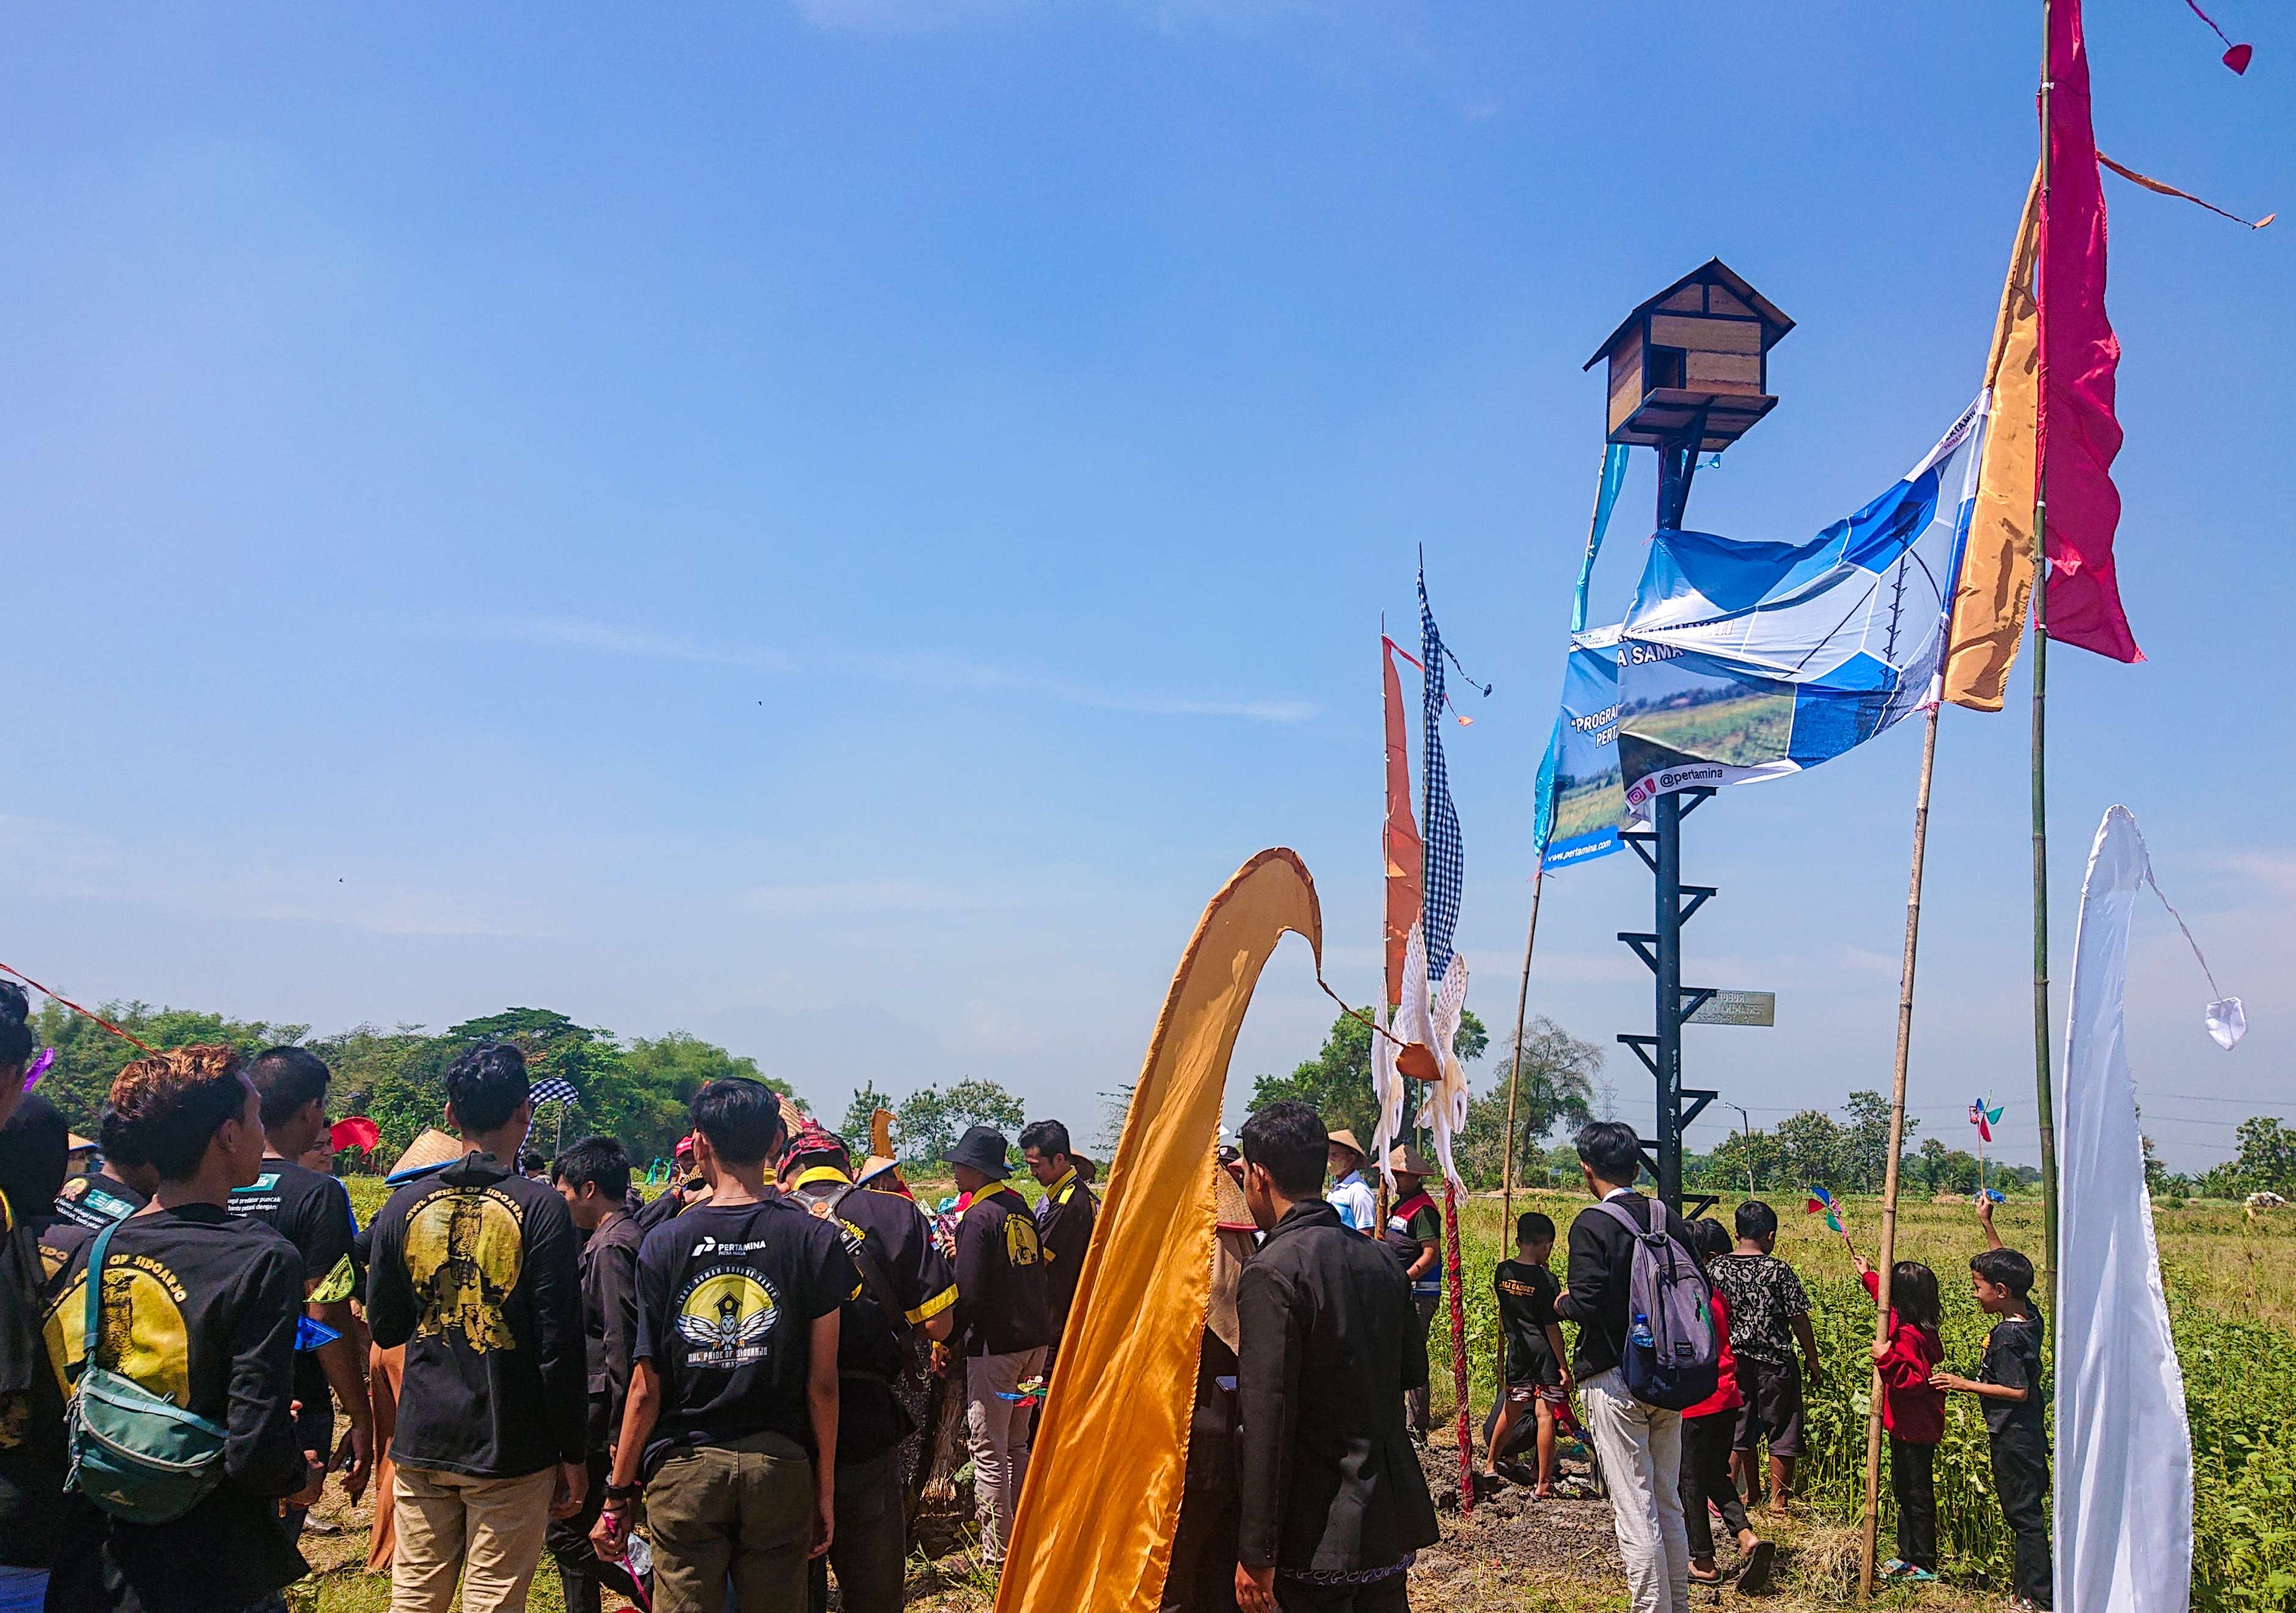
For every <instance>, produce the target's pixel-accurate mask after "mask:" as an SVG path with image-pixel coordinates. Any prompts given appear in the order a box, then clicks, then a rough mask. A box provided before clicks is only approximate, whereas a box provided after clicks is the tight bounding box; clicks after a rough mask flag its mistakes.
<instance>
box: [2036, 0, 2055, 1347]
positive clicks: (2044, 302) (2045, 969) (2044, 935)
mask: <svg viewBox="0 0 2296 1613" xmlns="http://www.w3.org/2000/svg"><path fill="white" fill-rule="evenodd" d="M2049 23H2050V5H2049V0H2041V221H2040V246H2039V251H2038V266H2037V267H2036V269H2035V272H2034V276H2033V300H2034V321H2035V325H2036V329H2037V334H2038V348H2039V364H2040V389H2039V390H2040V399H2041V407H2040V416H2039V433H2038V434H2039V439H2040V442H2039V450H2038V457H2039V465H2038V475H2037V480H2036V481H2035V485H2034V490H2033V1088H2034V1103H2035V1109H2036V1112H2037V1114H2038V1115H2039V1118H2040V1123H2041V1272H2040V1283H2039V1287H2040V1290H2041V1292H2042V1293H2044V1294H2046V1295H2047V1296H2049V1304H2048V1311H2047V1315H2048V1317H2049V1319H2050V1320H2049V1321H2047V1322H2046V1324H2045V1325H2046V1326H2050V1327H2054V1325H2055V1321H2054V1319H2055V1316H2056V1312H2057V1307H2056V1304H2055V1298H2056V1272H2057V1128H2056V1118H2055V1103H2054V1094H2053V1093H2052V1092H2051V1090H2050V1082H2049V813H2048V792H2047V779H2048V762H2047V756H2048V753H2047V748H2046V743H2045V742H2046V737H2047V731H2048V716H2047V712H2048V691H2049V605H2048V599H2049V552H2048V542H2047V539H2046V532H2047V529H2048V524H2049V455H2048V438H2049V299H2048V266H2049V90H2050V88H2051V86H2050V82H2049V69H2050V62H2049Z"/></svg>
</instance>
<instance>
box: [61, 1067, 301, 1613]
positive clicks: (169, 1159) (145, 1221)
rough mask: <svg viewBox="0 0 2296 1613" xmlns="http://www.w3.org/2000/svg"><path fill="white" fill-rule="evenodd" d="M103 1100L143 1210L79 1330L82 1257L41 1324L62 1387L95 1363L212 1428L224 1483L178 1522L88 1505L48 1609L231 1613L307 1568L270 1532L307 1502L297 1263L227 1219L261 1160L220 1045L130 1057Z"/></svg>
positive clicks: (271, 1235) (123, 1228) (277, 1241)
mask: <svg viewBox="0 0 2296 1613" xmlns="http://www.w3.org/2000/svg"><path fill="white" fill-rule="evenodd" d="M111 1101H112V1104H113V1106H114V1107H115V1108H116V1109H118V1110H119V1114H120V1115H121V1119H122V1123H123V1124H125V1125H126V1126H127V1128H128V1129H129V1131H130V1132H133V1133H134V1134H135V1140H136V1143H137V1145H138V1152H139V1156H140V1157H143V1158H146V1159H149V1160H150V1161H151V1162H152V1165H153V1167H154V1168H155V1169H156V1170H157V1171H158V1172H159V1173H160V1181H159V1183H158V1187H159V1192H158V1193H157V1195H156V1196H155V1207H154V1208H153V1209H152V1210H151V1211H149V1212H147V1213H145V1214H141V1215H135V1216H130V1217H129V1218H128V1219H127V1220H126V1221H123V1222H119V1223H118V1224H117V1225H116V1226H115V1227H113V1228H111V1229H110V1231H109V1238H110V1242H109V1246H108V1247H107V1248H106V1249H105V1251H104V1267H103V1280H102V1288H101V1290H100V1293H101V1296H102V1304H101V1306H100V1308H99V1311H98V1318H97V1330H98V1334H99V1337H97V1338H95V1339H94V1340H90V1339H89V1338H88V1337H86V1331H87V1326H86V1323H87V1284H88V1270H87V1266H88V1262H89V1260H90V1258H91V1257H92V1255H93V1254H94V1248H95V1246H96V1245H97V1244H98V1243H99V1242H101V1241H102V1235H99V1236H98V1237H97V1238H91V1239H87V1240H86V1241H85V1242H83V1243H82V1244H81V1245H80V1246H79V1247H78V1249H77V1250H76V1251H74V1252H73V1254H72V1256H71V1261H70V1264H69V1265H67V1266H66V1267H65V1268H64V1269H63V1271H61V1274H60V1276H59V1279H58V1283H57V1296H56V1298H55V1300H54V1302H53V1304H52V1305H51V1307H50V1309H49V1312H48V1321H47V1338H48V1345H49V1352H50V1356H51V1360H52V1362H53V1365H54V1368H55V1371H56V1375H57V1378H58V1380H59V1381H60V1382H61V1383H66V1384H70V1383H74V1382H77V1381H78V1378H79V1375H80V1373H81V1371H82V1370H83V1369H84V1367H85V1366H86V1362H87V1359H88V1358H89V1357H90V1356H91V1355H92V1356H93V1357H94V1359H95V1361H96V1362H99V1363H101V1364H102V1366H103V1367H104V1368H106V1369H107V1370H111V1371H113V1372H118V1373H121V1374H124V1375H126V1376H127V1377H129V1378H133V1379H134V1380H135V1383H136V1384H138V1385H139V1386H140V1387H143V1389H145V1390H147V1391H149V1392H150V1393H152V1394H153V1395H160V1396H163V1397H164V1398H166V1399H168V1400H169V1401H172V1402H173V1403H175V1404H176V1405H177V1406H178V1407H181V1408H182V1409H183V1410H184V1411H189V1412H192V1413H193V1414H195V1415H197V1416H199V1417H202V1418H205V1419H207V1420H209V1421H210V1422H212V1423H215V1424H217V1425H219V1426H220V1427H222V1428H223V1429H224V1431H225V1442H224V1448H223V1449H224V1453H223V1464H222V1465H223V1470H224V1472H223V1482H222V1483H221V1484H220V1485H217V1488H216V1489H214V1490H213V1491H211V1492H210V1493H209V1494H208V1495H207V1496H206V1497H205V1498H204V1499H203V1500H201V1502H199V1503H198V1504H197V1505H196V1506H194V1507H193V1508H192V1510H190V1511H188V1512H186V1513H185V1514H184V1516H183V1517H181V1518H176V1519H175V1520H174V1521H173V1522H170V1523H165V1524H137V1523H131V1522H129V1521H128V1520H127V1519H126V1518H119V1517H115V1516H113V1515H112V1514H111V1513H110V1512H109V1511H106V1510H103V1509H102V1508H101V1507H100V1506H99V1505H98V1504H97V1503H96V1502H95V1501H94V1498H93V1497H92V1496H89V1495H86V1494H81V1495H78V1496H77V1497H76V1498H75V1500H74V1503H73V1516H72V1521H71V1523H70V1527H69V1528H68V1531H67V1538H66V1539H65V1540H64V1541H63V1542H62V1543H61V1549H60V1550H59V1552H58V1555H57V1560H56V1566H55V1568H54V1569H53V1573H52V1575H51V1577H50V1580H49V1586H48V1605H49V1606H50V1607H52V1608H70V1609H73V1610H74V1613H81V1610H83V1609H86V1610H90V1613H100V1610H104V1609H110V1610H111V1613H131V1610H132V1613H241V1610H242V1609H246V1608H247V1607H249V1606H250V1604H251V1603H256V1602H258V1601H261V1600H262V1599H264V1598H266V1597H268V1596H270V1595H272V1594H273V1593H274V1592H277V1591H278V1590H280V1589H281V1588H282V1587H283V1586H284V1585H286V1584H289V1583H290V1582H291V1581H292V1580H296V1579H299V1578H300V1577H302V1576H303V1574H304V1573H305V1572H306V1569H305V1566H304V1563H303V1560H302V1558H301V1556H300V1555H299V1553H298V1552H297V1551H296V1550H295V1547H294V1545H293V1544H292V1543H291V1542H290V1541H289V1540H288V1538H287V1537H286V1535H283V1534H282V1533H281V1531H280V1528H279V1525H278V1508H279V1503H280V1502H282V1501H285V1502H289V1503H290V1504H291V1505H296V1506H308V1505H309V1504H310V1503H311V1502H314V1501H316V1500H317V1499H318V1495H319V1491H320V1488H321V1486H322V1485H324V1482H325V1479H326V1465H325V1460H324V1453H320V1452H318V1451H315V1450H307V1449H305V1448H303V1447H300V1446H299V1444H298V1443H297V1440H296V1437H295V1428H294V1422H293V1420H292V1418H291V1414H290V1412H289V1409H288V1406H289V1401H290V1399H291V1395H292V1386H291V1377H292V1373H293V1366H294V1355H295V1328H296V1321H297V1319H298V1318H299V1316H300V1315H301V1313H302V1309H303V1263H302V1261H301V1259H300V1258H299V1256H298V1255H296V1253H295V1249H294V1246H292V1245H291V1244H290V1243H289V1242H288V1241H287V1240H286V1239H283V1238H282V1237H280V1236H279V1235H278V1234H277V1233H276V1232H274V1231H273V1230H271V1229H270V1228H268V1227H266V1226H264V1225H262V1224H261V1223H259V1222H252V1221H247V1220H242V1219H240V1218H238V1217H235V1216H232V1215H229V1214H225V1207H224V1206H225V1200H226V1198H227V1197H229V1195H230V1192H231V1190H232V1189H234V1188H237V1187H242V1186H244V1185H245V1184H246V1183H248V1182H250V1181H253V1180H254V1178H255V1177H256V1175H257V1174H258V1168H259V1166H260V1164H261V1162H262V1157H263V1129H262V1117H261V1106H260V1103H259V1100H258V1099H257V1097H256V1095H255V1090H254V1089H253V1088H252V1087H250V1085H249V1084H248V1083H247V1080H246V1078H245V1077H244V1076H243V1075H242V1074H241V1073H240V1066H239V1055H238V1054H237V1053H236V1052H235V1051H234V1049H230V1048H225V1047H211V1046H208V1047H189V1048H180V1049H176V1050H174V1051H172V1052H168V1053H160V1054H154V1055H152V1056H150V1057H147V1058H139V1059H136V1060H135V1062H134V1063H132V1064H130V1065H128V1066H127V1068H126V1069H124V1070H122V1071H121V1072H120V1073H119V1079H118V1080H117V1081H115V1082H113V1083H112V1087H111Z"/></svg>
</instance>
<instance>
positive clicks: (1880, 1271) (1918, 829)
mask: <svg viewBox="0 0 2296 1613" xmlns="http://www.w3.org/2000/svg"><path fill="white" fill-rule="evenodd" d="M1932 692H1933V693H1937V694H1939V696H1940V697H1939V700H1938V702H1937V704H1933V705H1931V707H1930V714H1929V720H1928V722H1927V723H1925V724H1923V729H1922V782H1921V787H1920V788H1919V789H1918V790H1917V791H1915V795H1914V856H1913V868H1912V870H1911V872H1909V873H1908V874H1907V877H1906V951H1905V955H1904V958H1903V959H1902V960H1901V961H1900V962H1899V964H1898V1062H1897V1068H1896V1070H1895V1072H1894V1073H1893V1075H1892V1078H1891V1081H1890V1157H1889V1162H1888V1164H1885V1165H1884V1166H1883V1167H1882V1241H1881V1247H1879V1248H1878V1249H1877V1250H1875V1252H1874V1253H1875V1259H1874V1275H1875V1276H1876V1277H1877V1278H1879V1279H1880V1291H1879V1292H1878V1293H1877V1294H1876V1295H1875V1296H1874V1344H1875V1345H1876V1346H1882V1345H1886V1344H1888V1343H1889V1342H1890V1275H1891V1273H1892V1271H1894V1269H1895V1267H1896V1264H1897V1259H1898V1163H1899V1160H1900V1158H1901V1156H1903V1155H1904V1153H1905V1148H1906V1066H1907V1063H1908V1062H1909V1061H1910V1058H1911V1056H1912V1053H1913V1046H1914V964H1915V959H1916V957H1917V956H1918V954H1919V952H1920V949H1921V935H1922V864H1923V857H1924V855H1925V854H1926V852H1927V851H1928V847H1929V833H1930V780H1931V777H1932V776H1933V775H1934V774H1935V772H1936V769H1937V739H1938V716H1939V713H1940V712H1942V711H1943V710H1944V709H1945V703H1944V700H1943V698H1942V691H1941V690H1939V691H1932ZM1881 1525H1882V1369H1881V1368H1880V1367H1878V1366H1876V1367H1875V1368H1874V1370H1873V1383H1872V1388H1871V1393H1870V1395H1869V1396H1868V1407H1867V1410H1866V1512H1865V1518H1864V1520H1863V1523H1862V1525H1861V1527H1860V1530H1859V1535H1858V1543H1859V1551H1858V1563H1857V1594H1858V1597H1859V1598H1860V1599H1861V1600H1870V1599H1871V1598H1872V1596H1873V1594H1874V1559H1875V1557H1876V1556H1877V1555H1878V1554H1879V1551H1878V1546H1879V1541H1880V1536H1881Z"/></svg>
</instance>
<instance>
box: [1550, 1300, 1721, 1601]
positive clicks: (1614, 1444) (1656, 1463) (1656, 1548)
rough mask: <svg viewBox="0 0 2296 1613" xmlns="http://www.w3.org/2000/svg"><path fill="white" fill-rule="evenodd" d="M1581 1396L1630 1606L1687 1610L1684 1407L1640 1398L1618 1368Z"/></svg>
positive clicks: (1590, 1382) (1587, 1385)
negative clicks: (1606, 1490) (1622, 1562)
mask: <svg viewBox="0 0 2296 1613" xmlns="http://www.w3.org/2000/svg"><path fill="white" fill-rule="evenodd" d="M1589 1325H1592V1324H1589ZM1579 1404H1581V1405H1582V1406H1584V1407H1585V1408H1586V1410H1587V1432H1588V1433H1589V1434H1591V1435H1593V1436H1595V1454H1596V1455H1598V1456H1600V1457H1601V1458H1602V1459H1603V1483H1604V1484H1606V1485H1609V1486H1610V1490H1611V1525H1612V1527H1615V1528H1616V1529H1617V1531H1618V1535H1619V1555H1620V1558H1622V1559H1624V1560H1625V1562H1626V1565H1627V1607H1628V1613H1690V1542H1689V1538H1688V1535H1687V1534H1686V1532H1685V1529H1684V1527H1683V1523H1682V1413H1681V1412H1679V1411H1660V1410H1659V1409H1658V1408H1657V1407H1656V1406H1646V1405H1644V1403H1642V1402H1641V1401H1639V1400H1636V1398H1635V1397H1634V1396H1633V1395H1630V1394H1628V1392H1627V1378H1626V1374H1625V1373H1623V1372H1621V1371H1620V1370H1619V1369H1618V1368H1616V1367H1612V1368H1611V1370H1609V1371H1607V1372H1597V1373H1595V1376H1594V1377H1592V1378H1588V1379H1587V1381H1586V1382H1584V1383H1582V1384H1580V1385H1579ZM1700 1504H1701V1505H1703V1504H1704V1503H1703V1502H1701V1503H1700Z"/></svg>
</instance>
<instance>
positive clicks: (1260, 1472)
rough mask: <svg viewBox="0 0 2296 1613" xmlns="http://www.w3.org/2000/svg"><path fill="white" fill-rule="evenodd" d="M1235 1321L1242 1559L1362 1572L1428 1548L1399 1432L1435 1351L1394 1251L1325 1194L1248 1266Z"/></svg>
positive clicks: (1424, 1505) (1419, 1488)
mask: <svg viewBox="0 0 2296 1613" xmlns="http://www.w3.org/2000/svg"><path fill="white" fill-rule="evenodd" d="M1236 1317H1237V1321H1238V1325H1239V1327H1240V1328H1241V1329H1242V1331H1241V1335H1240V1338H1239V1343H1240V1346H1241V1348H1240V1349H1239V1350H1238V1352H1237V1354H1238V1360H1239V1364H1238V1367H1237V1372H1236V1377H1237V1398H1238V1401H1239V1403H1240V1409H1241V1412H1242V1421H1243V1429H1242V1436H1241V1458H1242V1460H1241V1463H1240V1465H1241V1468H1242V1509H1243V1520H1242V1535H1241V1539H1240V1542H1239V1545H1240V1552H1241V1555H1240V1560H1241V1561H1242V1563H1243V1565H1244V1566H1245V1567H1246V1568H1267V1567H1268V1566H1269V1565H1271V1564H1273V1565H1274V1566H1275V1568H1278V1569H1290V1570H1292V1571H1294V1572H1301V1571H1305V1572H1313V1573H1341V1574H1346V1573H1357V1572H1360V1571H1362V1570H1365V1569H1370V1568H1387V1567H1389V1566H1390V1565H1391V1564H1394V1563H1398V1562H1400V1561H1402V1560H1403V1559H1404V1556H1405V1554H1406V1552H1409V1551H1415V1550H1417V1549H1418V1548H1419V1547H1421V1546H1424V1545H1431V1544H1432V1543H1434V1542H1435V1540H1436V1538H1437V1535H1436V1527H1435V1505H1434V1502H1432V1501H1431V1500H1430V1499H1429V1497H1428V1494H1427V1478H1426V1476H1425V1474H1423V1472H1422V1471H1421V1470H1420V1467H1419V1459H1418V1456H1417V1454H1416V1453H1415V1452H1414V1451H1413V1450H1412V1447H1411V1441H1410V1438H1409V1436H1407V1435H1406V1433H1405V1432H1404V1427H1403V1395H1404V1391H1405V1390H1406V1389H1415V1388H1418V1387H1421V1386H1423V1384H1425V1383H1426V1381H1427V1346H1426V1344H1425V1342H1424V1341H1423V1339H1422V1338H1421V1337H1420V1336H1419V1328H1418V1324H1417V1318H1416V1316H1415V1313H1413V1311H1412V1307H1411V1283H1410V1280H1408V1279H1407V1278H1406V1277H1405V1276H1404V1274H1403V1268H1402V1267H1400V1266H1398V1264H1396V1262H1395V1256H1394V1255H1390V1254H1389V1253H1388V1252H1387V1250H1385V1249H1384V1248H1382V1247H1380V1246H1379V1245H1378V1244H1375V1243H1374V1242H1373V1241H1372V1240H1371V1239H1367V1238H1365V1237H1363V1236H1362V1235H1361V1234H1359V1233H1357V1232H1352V1231H1349V1230H1348V1228H1347V1225H1346V1224H1345V1223H1344V1222H1341V1220H1340V1213H1339V1212H1338V1211H1337V1210H1334V1209H1333V1208H1332V1206H1330V1205H1328V1204H1325V1203H1324V1202H1323V1201H1322V1200H1321V1199H1310V1200H1308V1201H1307V1202H1305V1203H1302V1204H1298V1205H1295V1206H1292V1209H1291V1210H1290V1211H1289V1212H1288V1213H1287V1214H1285V1215H1284V1217H1283V1220H1282V1221H1280V1222H1277V1223H1276V1224H1275V1230H1273V1231H1271V1232H1270V1233H1268V1235H1267V1242H1266V1243H1264V1244H1262V1245H1261V1246H1260V1248H1259V1253H1258V1254H1256V1255H1253V1256H1252V1257H1251V1261H1250V1263H1247V1264H1246V1265H1245V1266H1244V1268H1243V1277H1242V1282H1241V1283H1240V1284H1239V1285H1238V1287H1237V1290H1236Z"/></svg>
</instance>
